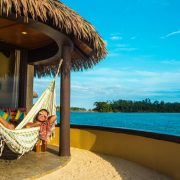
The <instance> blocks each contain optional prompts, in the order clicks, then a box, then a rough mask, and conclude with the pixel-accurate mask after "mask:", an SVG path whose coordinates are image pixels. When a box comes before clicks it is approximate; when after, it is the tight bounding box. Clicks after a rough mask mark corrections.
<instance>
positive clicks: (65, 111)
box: [59, 46, 72, 156]
mask: <svg viewBox="0 0 180 180" xmlns="http://www.w3.org/2000/svg"><path fill="white" fill-rule="evenodd" d="M71 51H72V48H71V47H70V46H63V47H62V53H63V63H62V68H61V88H60V89H61V96H60V98H61V99H60V102H61V108H60V116H61V122H60V138H59V139H60V142H59V155H60V156H70V69H71Z"/></svg>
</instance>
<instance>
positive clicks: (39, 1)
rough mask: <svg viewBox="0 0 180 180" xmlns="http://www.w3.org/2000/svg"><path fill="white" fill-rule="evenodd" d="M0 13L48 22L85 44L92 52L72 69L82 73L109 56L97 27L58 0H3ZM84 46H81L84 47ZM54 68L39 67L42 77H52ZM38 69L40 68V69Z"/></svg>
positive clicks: (77, 60) (73, 64)
mask: <svg viewBox="0 0 180 180" xmlns="http://www.w3.org/2000/svg"><path fill="white" fill-rule="evenodd" d="M0 12H1V13H2V14H3V15H7V16H8V15H10V14H11V13H15V14H16V16H17V17H18V16H24V19H25V20H26V21H28V18H32V19H34V20H38V21H41V22H43V23H46V24H48V25H50V26H52V27H54V28H56V29H58V30H59V31H61V32H63V33H65V34H66V35H68V36H70V37H71V39H72V40H73V41H74V42H75V43H76V44H81V43H82V44H83V45H84V44H85V45H86V48H90V49H92V50H93V51H92V52H91V53H89V54H86V58H81V57H76V58H74V59H73V60H72V69H73V70H82V69H87V68H90V67H92V66H93V65H95V64H97V63H98V62H99V61H100V60H101V59H102V58H104V57H105V56H106V54H107V51H106V47H105V42H104V41H103V39H102V38H101V37H100V35H99V34H98V33H97V32H96V30H95V28H94V27H93V26H92V25H91V24H90V23H89V22H87V21H86V20H85V19H84V18H82V17H81V16H80V15H79V14H78V13H76V12H75V11H73V10H72V9H70V8H69V7H67V6H66V5H64V4H63V3H61V2H59V1H57V0H0ZM83 45H82V46H81V47H83ZM54 68H55V69H56V67H55V66H52V67H45V66H44V67H43V66H41V67H39V71H41V73H42V75H43V74H44V75H45V74H49V73H51V72H52V70H53V69H54ZM37 70H38V68H37Z"/></svg>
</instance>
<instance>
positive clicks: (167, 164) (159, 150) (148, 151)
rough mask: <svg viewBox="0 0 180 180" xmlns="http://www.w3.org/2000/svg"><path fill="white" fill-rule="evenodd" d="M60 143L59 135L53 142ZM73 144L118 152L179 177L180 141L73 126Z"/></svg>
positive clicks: (73, 145) (125, 157) (117, 154)
mask: <svg viewBox="0 0 180 180" xmlns="http://www.w3.org/2000/svg"><path fill="white" fill-rule="evenodd" d="M50 144H52V145H58V144H59V128H58V127H56V138H55V139H54V140H52V141H51V142H50ZM71 146H72V147H77V148H81V149H86V150H90V151H94V152H100V153H104V154H109V155H115V156H119V157H121V158H124V159H127V160H131V161H134V162H137V163H139V164H142V165H144V166H147V167H150V168H152V169H155V170H157V171H159V172H162V173H164V174H166V175H169V176H171V177H173V178H175V179H180V144H178V143H173V142H168V141H163V140H155V139H151V138H146V137H141V136H136V135H129V134H123V133H116V132H108V131H102V130H88V129H79V128H71Z"/></svg>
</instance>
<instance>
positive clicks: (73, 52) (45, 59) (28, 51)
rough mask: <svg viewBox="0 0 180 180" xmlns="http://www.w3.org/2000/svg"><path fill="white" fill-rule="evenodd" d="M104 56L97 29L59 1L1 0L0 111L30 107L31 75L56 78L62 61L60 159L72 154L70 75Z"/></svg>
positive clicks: (101, 41) (31, 92) (92, 64)
mask: <svg viewBox="0 0 180 180" xmlns="http://www.w3.org/2000/svg"><path fill="white" fill-rule="evenodd" d="M106 54H107V51H106V47H105V43H104V41H103V40H102V38H101V37H100V35H99V34H98V33H97V32H96V30H95V28H94V27H93V26H92V25H91V24H90V23H89V22H87V21H86V20H85V19H83V18H82V17H81V16H80V15H79V14H77V13H76V12H74V11H73V10H71V9H70V8H68V7H67V6H66V5H64V4H63V3H61V2H59V1H57V0H19V1H17V0H0V107H3V108H4V107H10V108H20V107H23V108H27V109H30V107H31V106H32V99H33V77H34V76H37V77H44V76H47V75H51V76H54V75H55V73H56V71H57V68H58V63H59V61H60V59H63V64H62V70H61V72H60V73H61V88H60V89H61V96H60V98H61V99H60V102H61V135H60V144H61V147H60V155H70V148H69V147H70V135H69V134H70V72H71V70H73V71H79V70H84V69H88V68H91V67H93V66H94V65H95V64H97V63H98V62H99V61H100V60H101V59H102V58H104V57H105V56H106Z"/></svg>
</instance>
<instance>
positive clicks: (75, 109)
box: [56, 106, 92, 112]
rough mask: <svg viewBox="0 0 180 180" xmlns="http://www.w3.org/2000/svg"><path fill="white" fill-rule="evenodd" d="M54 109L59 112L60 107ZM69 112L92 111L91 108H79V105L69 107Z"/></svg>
mask: <svg viewBox="0 0 180 180" xmlns="http://www.w3.org/2000/svg"><path fill="white" fill-rule="evenodd" d="M56 110H57V111H58V112H59V111H60V107H59V106H57V108H56ZM71 112H92V110H91V109H88V110H87V109H86V108H80V107H71Z"/></svg>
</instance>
